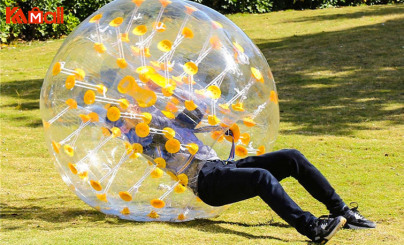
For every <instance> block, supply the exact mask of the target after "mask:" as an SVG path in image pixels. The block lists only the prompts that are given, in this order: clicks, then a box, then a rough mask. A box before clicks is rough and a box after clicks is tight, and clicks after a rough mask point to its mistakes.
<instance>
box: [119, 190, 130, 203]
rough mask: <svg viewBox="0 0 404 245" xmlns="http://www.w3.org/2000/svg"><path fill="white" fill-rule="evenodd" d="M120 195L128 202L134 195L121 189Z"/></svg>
mask: <svg viewBox="0 0 404 245" xmlns="http://www.w3.org/2000/svg"><path fill="white" fill-rule="evenodd" d="M119 197H120V198H121V199H122V200H124V201H126V202H130V201H132V195H131V194H130V193H129V192H127V191H120V192H119Z"/></svg>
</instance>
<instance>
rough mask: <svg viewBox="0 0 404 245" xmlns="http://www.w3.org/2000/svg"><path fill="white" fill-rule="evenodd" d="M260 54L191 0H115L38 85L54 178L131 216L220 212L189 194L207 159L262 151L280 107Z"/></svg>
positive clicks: (108, 209)
mask: <svg viewBox="0 0 404 245" xmlns="http://www.w3.org/2000/svg"><path fill="white" fill-rule="evenodd" d="M277 98H278V97H277V93H276V89H275V84H274V80H273V78H272V75H271V71H270V69H269V67H268V64H267V62H266V60H265V58H264V57H263V55H262V54H261V52H260V51H259V50H258V48H257V47H256V46H255V45H254V44H253V43H252V41H251V40H250V39H249V38H248V37H247V36H246V35H245V34H244V33H243V32H242V31H241V30H240V29H239V28H238V27H237V26H236V25H235V24H234V23H232V22H231V21H230V20H229V19H227V18H226V17H225V16H223V15H221V14H219V13H217V12H216V11H214V10H212V9H209V8H207V7H204V6H202V5H199V4H197V3H194V2H188V1H180V0H172V1H170V0H145V1H144V0H133V1H130V0H116V1H114V2H111V3H110V4H108V5H106V6H104V7H103V8H101V9H100V10H98V11H97V12H96V13H94V14H93V15H91V16H90V17H89V18H88V19H87V20H85V21H84V22H83V23H82V24H81V25H80V26H78V27H77V29H76V30H75V31H74V32H73V33H72V34H70V35H69V37H68V38H67V39H66V40H65V42H64V44H63V45H62V47H61V48H60V50H59V51H58V53H57V55H56V56H55V58H54V60H53V63H52V65H51V68H50V69H49V71H48V73H47V75H46V78H45V81H44V84H43V87H42V91H41V113H42V118H43V123H44V128H45V134H46V140H47V144H48V146H49V150H50V152H51V153H52V155H53V156H54V157H55V160H56V161H55V164H56V167H57V168H58V170H59V172H60V174H61V175H62V179H63V180H64V181H65V182H66V183H67V184H68V185H69V186H70V188H71V189H72V190H73V191H74V192H75V193H76V194H77V196H78V197H80V198H81V199H82V200H83V201H85V202H86V203H88V204H89V205H91V206H92V207H94V208H96V209H97V210H99V211H101V212H103V213H105V214H111V215H117V216H119V217H120V218H123V219H131V220H139V221H153V220H157V221H175V222H176V221H185V220H192V219H195V218H207V217H213V216H217V215H218V214H219V213H220V212H221V211H223V209H224V208H225V207H211V206H209V205H207V204H205V203H204V202H203V200H201V199H200V198H198V196H197V184H198V183H197V180H198V172H199V170H200V169H201V167H202V166H203V164H204V163H205V162H206V161H207V160H212V159H218V158H220V159H222V160H226V159H228V158H229V159H232V158H233V155H235V156H234V157H236V158H240V157H241V158H242V157H246V156H248V155H260V154H263V153H264V152H266V151H268V150H269V147H270V145H271V143H272V142H273V141H274V140H275V137H276V134H277V130H278V122H279V110H278V99H277Z"/></svg>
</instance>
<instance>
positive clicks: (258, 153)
mask: <svg viewBox="0 0 404 245" xmlns="http://www.w3.org/2000/svg"><path fill="white" fill-rule="evenodd" d="M264 153H265V146H263V145H262V146H260V147H258V150H257V156H259V155H262V154H264Z"/></svg>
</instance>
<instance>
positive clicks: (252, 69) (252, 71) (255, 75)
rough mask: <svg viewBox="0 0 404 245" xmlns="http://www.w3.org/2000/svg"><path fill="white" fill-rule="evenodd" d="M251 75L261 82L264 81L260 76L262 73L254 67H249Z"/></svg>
mask: <svg viewBox="0 0 404 245" xmlns="http://www.w3.org/2000/svg"><path fill="white" fill-rule="evenodd" d="M251 75H252V76H253V77H254V78H255V79H256V80H257V81H258V82H261V83H264V77H263V76H262V73H261V72H260V71H259V70H258V69H257V68H255V67H251Z"/></svg>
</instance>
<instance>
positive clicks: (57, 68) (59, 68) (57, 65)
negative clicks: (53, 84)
mask: <svg viewBox="0 0 404 245" xmlns="http://www.w3.org/2000/svg"><path fill="white" fill-rule="evenodd" d="M61 71H62V64H60V62H56V63H55V64H54V65H53V68H52V75H53V76H56V75H57V74H59V73H60V72H61Z"/></svg>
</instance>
